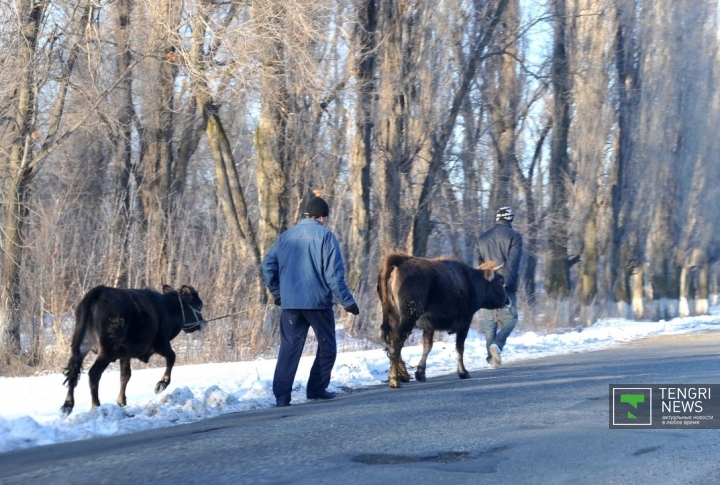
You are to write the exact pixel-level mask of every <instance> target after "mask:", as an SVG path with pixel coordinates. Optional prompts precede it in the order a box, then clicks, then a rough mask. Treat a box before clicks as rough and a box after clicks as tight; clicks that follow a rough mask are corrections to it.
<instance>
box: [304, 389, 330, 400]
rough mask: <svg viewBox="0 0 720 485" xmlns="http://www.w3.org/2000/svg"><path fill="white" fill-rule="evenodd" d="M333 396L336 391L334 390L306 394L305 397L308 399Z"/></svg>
mask: <svg viewBox="0 0 720 485" xmlns="http://www.w3.org/2000/svg"><path fill="white" fill-rule="evenodd" d="M335 396H337V393H335V392H327V391H323V392H321V393H320V394H308V395H307V398H308V399H332V398H334V397H335Z"/></svg>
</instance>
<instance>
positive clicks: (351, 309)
mask: <svg viewBox="0 0 720 485" xmlns="http://www.w3.org/2000/svg"><path fill="white" fill-rule="evenodd" d="M343 308H345V311H346V312H348V313H352V314H353V315H359V314H360V309H359V308H358V306H357V303H353V304H352V305H348V306H346V307H343Z"/></svg>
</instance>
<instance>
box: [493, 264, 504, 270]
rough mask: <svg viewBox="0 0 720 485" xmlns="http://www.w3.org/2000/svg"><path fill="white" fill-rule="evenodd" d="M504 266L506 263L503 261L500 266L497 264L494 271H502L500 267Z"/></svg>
mask: <svg viewBox="0 0 720 485" xmlns="http://www.w3.org/2000/svg"><path fill="white" fill-rule="evenodd" d="M503 266H505V263H502V264H500V265H498V266H495V267H494V268H493V269H492V270H493V271H500V268H502V267H503Z"/></svg>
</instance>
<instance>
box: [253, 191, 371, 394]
mask: <svg viewBox="0 0 720 485" xmlns="http://www.w3.org/2000/svg"><path fill="white" fill-rule="evenodd" d="M329 215H330V209H329V207H328V205H327V203H326V202H325V201H324V200H323V199H322V198H320V197H315V198H313V199H311V200H310V201H309V202H308V203H307V205H306V206H305V219H302V220H301V221H300V222H299V223H298V224H297V225H296V226H294V227H293V228H291V229H288V230H287V231H285V232H283V233H282V234H280V236H279V237H278V238H277V240H276V241H275V244H273V246H272V247H271V248H270V251H269V252H268V253H267V255H266V256H265V258H264V259H263V265H262V271H263V278H264V280H265V284H266V285H267V287H268V289H269V290H270V293H272V295H273V298H274V299H275V304H276V305H279V306H280V307H281V308H282V313H281V314H280V351H279V353H278V360H277V365H276V367H275V376H274V377H273V393H274V394H275V402H276V404H277V406H279V407H282V406H289V405H290V398H291V393H292V385H293V381H294V380H295V374H296V372H297V368H298V364H299V363H300V357H301V355H302V351H303V347H304V346H305V338H306V337H307V333H308V329H309V327H312V328H313V331H314V332H315V337H316V338H317V342H318V348H317V354H316V355H315V361H314V362H313V365H312V368H311V369H310V377H309V378H308V382H307V390H306V392H307V398H308V399H332V398H334V397H335V393H333V392H328V391H327V387H328V384H330V373H331V372H332V368H333V365H334V364H335V357H336V356H337V344H336V342H335V315H334V314H333V309H332V308H333V295H334V296H335V297H337V299H338V300H339V301H340V304H341V305H342V306H343V308H345V311H347V312H349V313H352V314H353V315H357V314H359V313H360V310H359V309H358V306H357V304H356V303H355V299H354V298H353V296H352V294H351V293H350V290H349V289H348V286H347V284H346V283H345V268H344V266H343V260H342V255H341V254H340V245H339V244H338V241H337V239H336V238H335V235H334V234H333V233H332V232H331V231H330V230H329V229H327V228H325V227H324V226H325V222H326V221H327V218H328V216H329Z"/></svg>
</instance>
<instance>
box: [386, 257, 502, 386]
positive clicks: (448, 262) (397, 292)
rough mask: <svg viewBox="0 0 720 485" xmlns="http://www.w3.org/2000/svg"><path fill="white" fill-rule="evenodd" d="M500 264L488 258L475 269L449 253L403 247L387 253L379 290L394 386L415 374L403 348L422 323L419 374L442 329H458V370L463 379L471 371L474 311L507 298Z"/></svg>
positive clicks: (498, 305) (421, 378)
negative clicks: (425, 253)
mask: <svg viewBox="0 0 720 485" xmlns="http://www.w3.org/2000/svg"><path fill="white" fill-rule="evenodd" d="M500 267H501V266H497V264H496V263H495V262H493V261H486V262H484V263H483V264H482V265H481V266H480V267H479V269H474V268H471V267H470V266H468V265H466V264H465V263H463V262H461V261H458V260H456V259H452V258H449V257H440V258H436V259H426V258H418V257H414V256H410V255H407V254H402V253H391V254H388V255H387V256H386V257H385V261H384V262H383V265H382V267H381V268H380V274H379V275H378V286H377V290H378V294H379V295H380V301H381V303H382V312H383V319H382V326H381V329H382V338H383V340H384V341H385V343H386V344H387V348H386V350H387V354H388V357H389V358H390V374H389V376H388V377H389V381H390V387H400V382H408V381H409V380H410V376H409V375H408V371H407V369H406V367H405V362H403V360H402V356H401V351H402V347H403V344H404V343H405V340H406V339H407V338H408V337H409V336H410V333H411V332H412V330H413V328H414V327H416V326H417V327H418V328H420V329H422V330H423V355H422V358H421V359H420V362H419V363H418V365H417V370H416V371H415V379H417V380H418V381H421V382H424V381H425V364H426V360H427V356H428V354H429V353H430V350H431V349H432V345H433V336H434V333H435V331H436V330H443V331H446V332H448V333H455V334H457V335H456V338H455V348H456V350H457V361H458V367H457V373H458V375H459V376H460V378H461V379H466V378H468V377H470V374H469V373H468V371H467V369H465V365H464V364H463V352H464V350H465V338H466V337H467V334H468V330H469V329H470V323H471V321H472V318H473V315H474V314H475V312H476V311H478V310H479V309H480V308H487V309H495V308H502V307H503V306H505V305H506V304H507V296H506V294H505V284H504V282H503V278H502V276H501V275H499V274H495V271H497V270H498V269H499V268H500Z"/></svg>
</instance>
